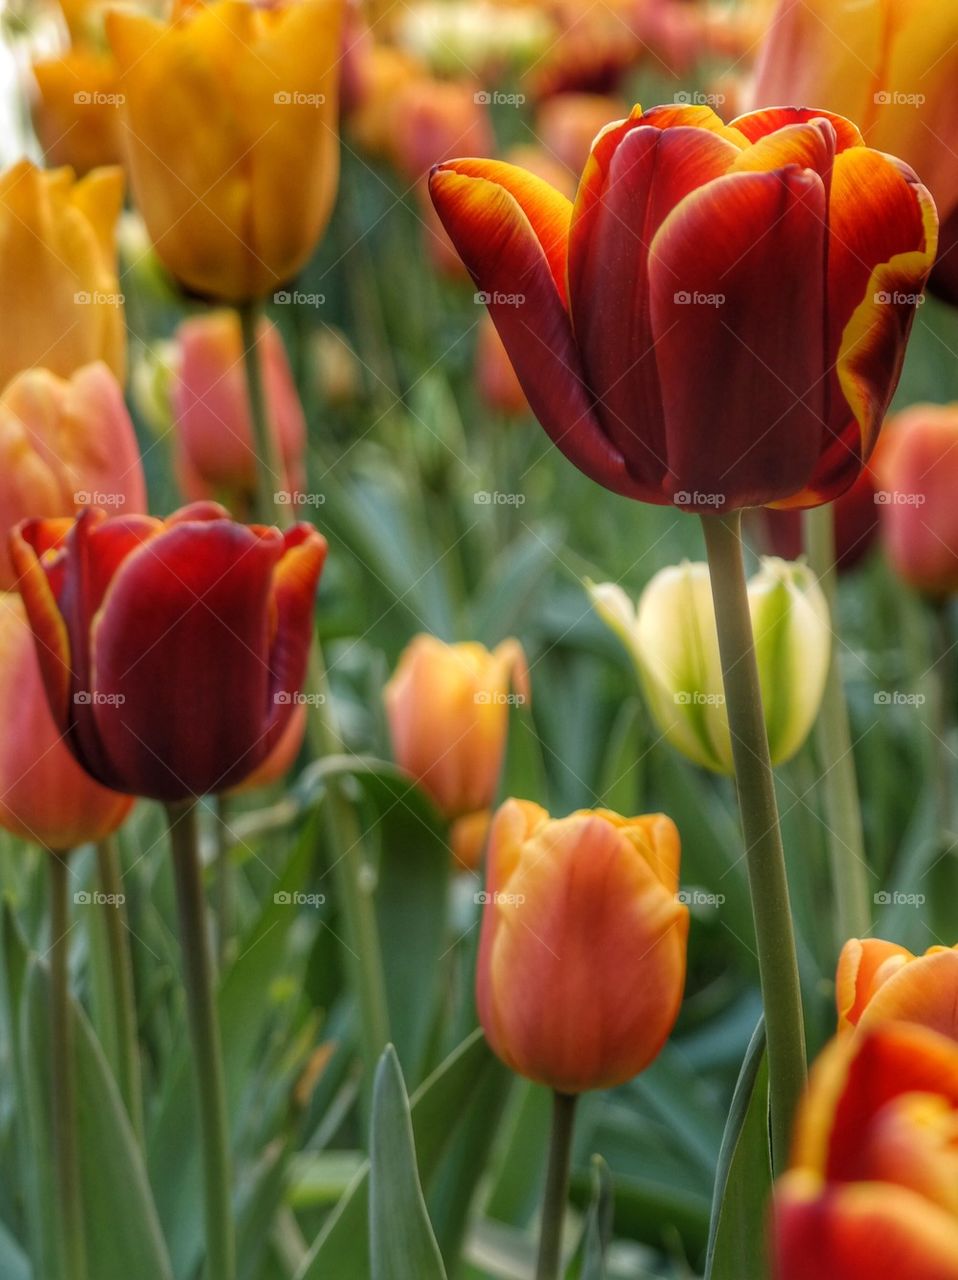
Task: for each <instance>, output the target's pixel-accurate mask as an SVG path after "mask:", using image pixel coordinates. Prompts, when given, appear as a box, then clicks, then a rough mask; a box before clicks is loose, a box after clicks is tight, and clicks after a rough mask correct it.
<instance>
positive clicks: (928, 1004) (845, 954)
mask: <svg viewBox="0 0 958 1280" xmlns="http://www.w3.org/2000/svg"><path fill="white" fill-rule="evenodd" d="M835 999H836V1003H837V1005H838V1029H839V1031H847V1030H849V1029H850V1028H852V1027H862V1028H866V1027H872V1026H875V1025H877V1024H878V1023H880V1022H894V1021H898V1020H900V1021H902V1022H919V1023H921V1024H922V1026H926V1027H930V1028H931V1029H932V1031H938V1032H940V1033H941V1034H942V1035H946V1036H950V1037H951V1038H952V1039H953V1040H958V947H940V946H938V947H930V948H929V949H928V950H927V951H926V952H925V954H924V955H921V956H915V955H912V953H911V952H910V951H908V950H907V949H906V948H905V947H900V946H898V945H897V944H896V943H894V942H885V941H884V940H883V939H881V938H850V939H849V940H848V942H846V943H845V945H844V947H843V948H842V953H841V955H840V956H839V959H838V970H837V972H836V974H835Z"/></svg>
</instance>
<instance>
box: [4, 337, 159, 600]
mask: <svg viewBox="0 0 958 1280" xmlns="http://www.w3.org/2000/svg"><path fill="white" fill-rule="evenodd" d="M89 506H95V507H106V508H108V509H110V510H112V511H123V512H124V513H125V514H128V515H129V514H140V513H142V512H144V511H145V510H146V480H145V478H144V475H143V464H142V461H141V459H140V451H139V448H138V447H137V443H136V434H135V432H134V430H133V423H132V422H131V421H130V415H129V414H128V413H127V410H126V405H125V404H124V402H123V392H122V391H121V389H120V386H119V384H118V383H117V380H116V378H114V376H113V374H112V373H111V372H110V370H109V369H108V368H107V367H106V365H105V364H102V363H100V362H99V361H98V362H97V363H95V364H90V365H86V366H85V367H84V368H82V369H78V370H77V372H76V373H74V374H73V375H72V377H70V378H59V377H57V375H56V374H55V373H51V372H50V371H49V370H48V369H29V370H27V371H26V372H25V373H21V374H18V375H17V377H15V378H14V379H13V381H12V382H10V383H9V384H8V385H7V387H6V389H5V390H4V391H3V393H2V394H0V589H2V590H5V591H6V590H10V589H11V588H12V587H13V585H14V578H15V575H14V571H13V566H12V565H11V563H10V556H9V552H8V550H7V534H8V533H9V531H10V530H11V529H12V528H13V527H14V525H17V524H19V523H20V521H21V520H27V519H30V518H32V517H37V516H72V515H73V514H74V512H75V511H77V510H79V509H80V508H81V507H89Z"/></svg>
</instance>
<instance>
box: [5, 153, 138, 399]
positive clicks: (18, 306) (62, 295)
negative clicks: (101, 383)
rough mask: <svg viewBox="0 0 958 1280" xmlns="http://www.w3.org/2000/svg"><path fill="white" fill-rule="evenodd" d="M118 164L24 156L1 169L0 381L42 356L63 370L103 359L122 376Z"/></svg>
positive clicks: (55, 369)
mask: <svg viewBox="0 0 958 1280" xmlns="http://www.w3.org/2000/svg"><path fill="white" fill-rule="evenodd" d="M122 204H123V174H122V172H121V170H120V169H117V168H107V169H94V171H93V172H92V173H90V174H87V176H86V177H85V178H81V179H80V181H78V182H77V181H75V180H74V177H73V174H72V173H71V171H70V170H69V169H51V170H43V169H38V168H37V167H36V166H35V165H33V164H31V163H30V162H29V161H27V160H21V161H19V162H18V163H17V164H15V165H13V167H12V168H10V169H7V170H6V172H5V173H3V174H0V314H2V315H3V317H4V338H3V344H2V348H0V388H2V387H3V386H5V385H6V383H7V382H9V381H10V379H11V378H12V377H13V376H14V374H17V373H20V372H21V370H23V369H30V368H32V367H33V366H34V365H42V366H43V367H44V368H46V369H49V370H51V372H53V373H56V374H59V375H60V376H61V377H69V376H70V374H71V373H73V372H74V371H75V370H77V369H79V368H80V367H81V366H82V365H85V364H90V363H91V362H92V361H94V360H103V361H104V362H105V363H106V364H107V365H109V367H110V368H111V369H112V370H113V372H114V373H115V374H116V376H117V377H118V378H120V379H122V378H123V374H124V369H125V363H126V355H125V352H126V328H125V325H124V320H123V297H122V294H121V293H120V288H119V284H118V283H117V266H116V243H115V229H116V220H117V218H118V216H119V213H120V209H121V207H122Z"/></svg>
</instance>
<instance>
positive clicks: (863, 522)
mask: <svg viewBox="0 0 958 1280" xmlns="http://www.w3.org/2000/svg"><path fill="white" fill-rule="evenodd" d="M886 438H887V433H883V434H882V436H881V437H880V439H879V442H878V450H877V452H876V453H874V454H872V464H871V466H868V467H866V468H865V469H864V471H862V473H861V475H860V476H859V477H858V479H857V480H856V481H855V483H854V484H853V485H852V487H851V488H850V489H846V490H845V492H844V493H843V494H841V495H840V496H839V497H837V498H836V499H835V506H834V522H835V564H836V566H837V568H838V570H839V572H840V573H844V572H846V571H847V570H849V569H854V567H855V566H856V565H857V564H859V563H860V562H861V561H862V560H863V559H864V558H865V556H867V554H868V552H869V551H870V550H871V549H872V547H873V546H874V545H875V541H876V539H877V537H878V523H879V522H878V516H879V512H880V511H881V507H880V505H879V504H878V502H876V500H875V483H876V481H875V473H874V470H873V467H874V463H875V459H876V457H877V456H878V454H879V453H880V452H881V449H882V446H883V445H884V443H885V440H886ZM756 515H757V516H758V518H759V520H760V522H761V527H760V528H759V529H758V536H759V537H761V538H762V539H763V541H764V542H765V543H766V545H767V546H768V547H769V549H770V550H771V551H772V552H773V553H774V554H775V555H777V556H781V557H782V558H783V559H785V560H797V559H798V557H799V556H800V555H802V554H804V551H805V537H804V529H803V524H802V513H801V512H800V511H783V510H781V509H776V508H774V507H763V508H762V510H761V511H760V512H757V513H756Z"/></svg>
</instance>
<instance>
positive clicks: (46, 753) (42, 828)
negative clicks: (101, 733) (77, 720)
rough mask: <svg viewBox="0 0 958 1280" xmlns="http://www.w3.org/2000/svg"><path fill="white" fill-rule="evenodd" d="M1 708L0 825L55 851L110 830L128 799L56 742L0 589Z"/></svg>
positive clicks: (32, 664) (15, 605)
mask: <svg viewBox="0 0 958 1280" xmlns="http://www.w3.org/2000/svg"><path fill="white" fill-rule="evenodd" d="M0 709H2V712H0V713H2V714H3V723H4V730H3V734H2V735H0V826H2V827H4V828H5V829H6V830H7V831H10V832H12V833H13V834H14V835H15V836H19V838H20V839H21V840H30V841H33V842H34V843H35V844H39V845H43V846H44V847H45V848H47V849H53V850H56V851H57V852H61V853H62V852H66V851H67V850H69V849H73V848H75V847H76V846H77V845H80V844H85V843H86V842H87V841H92V840H103V839H105V837H106V836H108V835H110V834H111V832H113V831H115V830H116V829H117V827H118V826H120V824H121V823H122V822H123V821H124V819H125V818H126V816H127V814H128V813H129V811H130V807H131V806H132V804H133V801H132V799H131V798H130V797H129V796H124V795H119V794H118V793H117V792H115V791H109V790H107V788H106V787H102V786H100V784H99V783H98V782H94V780H93V779H92V778H91V777H90V775H89V774H88V773H87V772H86V770H85V769H82V768H81V767H80V765H79V764H77V762H76V760H74V758H73V756H72V754H71V753H70V750H69V748H68V747H67V746H66V744H65V743H64V742H63V741H62V739H61V736H60V730H59V729H58V728H57V726H56V725H55V724H54V722H53V716H52V715H51V714H50V708H49V706H48V705H47V698H46V693H45V692H44V688H43V681H42V679H41V677H40V668H39V666H38V665H37V655H36V652H35V649H34V644H33V635H32V633H31V631H30V627H29V624H28V623H27V619H26V616H25V614H24V611H23V603H22V601H21V599H20V597H19V596H18V595H17V594H16V593H15V592H13V593H7V592H4V593H0Z"/></svg>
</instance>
